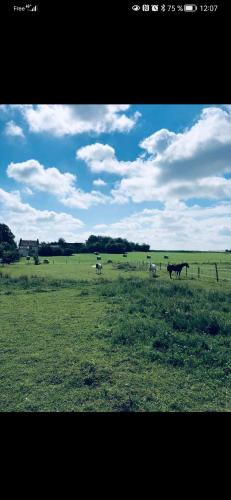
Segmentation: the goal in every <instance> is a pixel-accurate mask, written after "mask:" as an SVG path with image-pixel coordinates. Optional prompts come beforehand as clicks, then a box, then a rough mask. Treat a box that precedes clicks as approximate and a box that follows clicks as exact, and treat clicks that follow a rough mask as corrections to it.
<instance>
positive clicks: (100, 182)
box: [93, 179, 107, 186]
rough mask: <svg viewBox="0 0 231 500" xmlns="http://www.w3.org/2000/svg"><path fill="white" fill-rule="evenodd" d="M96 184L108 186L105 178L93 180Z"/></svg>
mask: <svg viewBox="0 0 231 500" xmlns="http://www.w3.org/2000/svg"><path fill="white" fill-rule="evenodd" d="M93 184H94V186H106V185H107V183H106V182H105V181H103V179H95V180H94V181H93Z"/></svg>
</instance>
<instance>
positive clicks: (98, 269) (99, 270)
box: [95, 262, 103, 274]
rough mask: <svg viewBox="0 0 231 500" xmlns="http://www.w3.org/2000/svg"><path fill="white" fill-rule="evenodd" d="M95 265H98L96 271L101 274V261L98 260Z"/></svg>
mask: <svg viewBox="0 0 231 500" xmlns="http://www.w3.org/2000/svg"><path fill="white" fill-rule="evenodd" d="M95 267H96V273H97V274H101V272H102V269H103V266H102V264H99V262H96V265H95Z"/></svg>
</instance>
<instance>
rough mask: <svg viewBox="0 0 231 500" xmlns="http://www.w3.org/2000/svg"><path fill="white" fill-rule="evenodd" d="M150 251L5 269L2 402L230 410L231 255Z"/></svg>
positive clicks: (0, 287) (0, 329)
mask: <svg viewBox="0 0 231 500" xmlns="http://www.w3.org/2000/svg"><path fill="white" fill-rule="evenodd" d="M146 255H147V254H145V253H137V252H134V253H131V254H128V257H127V258H124V257H123V256H120V255H105V254H103V255H102V261H101V262H102V264H103V272H102V274H101V275H96V272H95V269H94V268H92V267H91V266H92V265H94V264H95V262H96V257H95V256H94V255H92V254H80V255H74V256H72V257H67V258H66V257H54V258H52V257H51V258H49V262H50V263H49V265H46V264H41V265H39V266H35V265H34V264H33V263H32V262H31V263H29V264H27V263H26V261H25V259H21V260H20V262H18V263H15V264H12V265H10V266H3V267H1V268H0V313H1V314H0V318H1V319H0V411H36V412H37V411H46V412H51V411H55V412H56V411H65V412H67V411H78V412H79V411H81V412H82V411H90V412H92V411H97V412H99V411H102V412H105V411H119V412H120V411H138V412H142V411H173V412H175V411H231V360H230V347H231V306H230V302H231V300H230V299H231V281H229V279H231V254H228V253H207V252H205V253H196V252H195V253H178V252H176V253H172V252H169V253H168V252H153V253H150V255H152V262H155V263H156V264H157V265H158V273H157V277H156V278H150V277H149V273H148V271H147V269H146V268H147V258H146ZM164 255H168V256H169V259H168V261H169V262H171V263H173V262H174V263H178V262H184V261H186V262H188V263H189V265H190V268H189V270H188V273H187V276H186V273H185V270H183V271H182V279H181V280H176V279H175V278H173V279H172V280H170V279H169V276H168V274H167V271H166V267H165V266H166V259H164ZM40 260H41V261H43V258H40ZM108 260H112V263H111V264H107V261H108ZM215 262H216V263H217V265H218V270H219V281H218V282H217V281H216V279H215V273H214V263H215ZM160 264H161V269H160ZM198 266H199V267H200V279H199V280H198V279H197V269H198ZM205 276H207V277H205Z"/></svg>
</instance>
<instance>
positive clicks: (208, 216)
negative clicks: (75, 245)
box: [95, 200, 231, 250]
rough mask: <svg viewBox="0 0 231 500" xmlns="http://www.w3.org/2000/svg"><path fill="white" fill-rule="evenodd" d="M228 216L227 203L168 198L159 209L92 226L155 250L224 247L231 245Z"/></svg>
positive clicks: (228, 204) (228, 206)
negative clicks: (194, 202) (189, 203)
mask: <svg viewBox="0 0 231 500" xmlns="http://www.w3.org/2000/svg"><path fill="white" fill-rule="evenodd" d="M230 216H231V204H230V203H221V204H218V205H216V206H214V207H207V208H206V207H200V206H198V205H194V206H192V207H188V206H187V205H186V204H185V203H183V202H179V201H177V200H171V201H170V202H168V203H166V204H165V206H164V207H163V208H162V209H144V210H143V211H141V212H138V213H134V214H133V215H131V216H129V217H125V218H123V219H121V220H119V221H118V222H115V223H112V224H107V225H106V224H98V225H97V226H95V229H101V232H100V234H104V235H108V234H110V236H112V237H124V238H127V239H129V240H131V241H135V242H139V243H148V244H150V245H151V248H152V249H156V250H158V249H159V250H160V249H168V250H177V249H178V250H192V249H193V250H224V249H225V248H230V233H231V218H230ZM102 230H103V231H102Z"/></svg>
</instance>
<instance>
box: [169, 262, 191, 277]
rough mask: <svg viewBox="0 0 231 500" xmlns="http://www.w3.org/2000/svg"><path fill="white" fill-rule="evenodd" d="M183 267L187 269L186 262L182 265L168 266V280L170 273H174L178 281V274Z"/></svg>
mask: <svg viewBox="0 0 231 500" xmlns="http://www.w3.org/2000/svg"><path fill="white" fill-rule="evenodd" d="M183 267H189V265H188V264H187V262H184V263H183V264H168V266H167V271H168V272H169V276H170V278H172V272H175V273H176V275H177V276H178V278H179V279H180V273H181V271H182V269H183Z"/></svg>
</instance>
